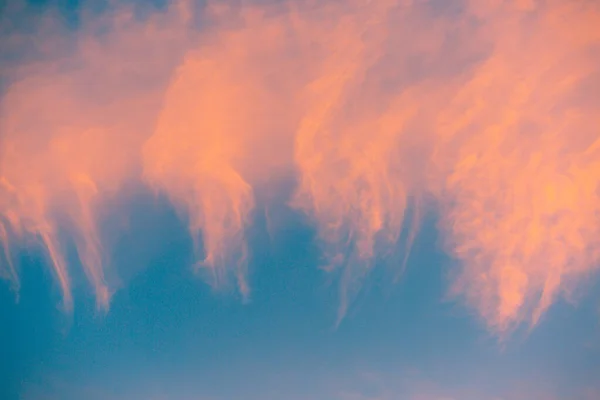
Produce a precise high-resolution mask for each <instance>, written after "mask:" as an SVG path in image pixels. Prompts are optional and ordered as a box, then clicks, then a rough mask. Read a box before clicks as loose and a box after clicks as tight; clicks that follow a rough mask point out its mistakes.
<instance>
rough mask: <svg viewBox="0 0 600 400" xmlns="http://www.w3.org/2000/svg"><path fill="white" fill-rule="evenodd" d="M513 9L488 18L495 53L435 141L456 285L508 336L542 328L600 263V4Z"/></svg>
mask: <svg viewBox="0 0 600 400" xmlns="http://www.w3.org/2000/svg"><path fill="white" fill-rule="evenodd" d="M515 4H517V3H516V2H515V3H514V4H513V3H506V4H501V3H498V4H497V5H496V7H497V8H496V9H495V11H493V13H492V11H490V14H484V17H482V21H485V22H486V27H485V28H483V31H482V32H481V34H482V35H484V36H486V37H489V40H490V41H493V42H492V43H493V45H494V47H493V51H492V52H491V53H490V55H489V56H488V57H487V58H486V59H485V60H484V61H483V62H482V63H480V64H479V65H478V66H477V68H476V69H475V70H474V72H473V74H472V75H470V76H469V77H468V79H465V80H464V81H463V82H462V84H461V87H460V89H459V90H458V91H457V92H456V94H454V95H453V96H452V99H451V101H450V102H449V106H448V107H446V108H445V109H444V110H442V111H441V112H440V113H439V115H438V118H437V132H439V135H437V136H436V143H435V146H436V149H437V154H438V157H440V158H444V157H447V158H446V160H445V162H447V163H446V165H445V166H444V169H445V172H443V171H441V170H438V171H437V172H436V173H437V174H441V175H440V177H442V179H443V184H442V186H443V189H442V190H441V191H440V192H437V193H436V195H437V197H438V201H439V203H440V205H441V209H440V211H441V221H442V222H441V226H442V229H443V231H444V237H445V242H446V243H447V246H448V249H449V250H450V252H451V253H452V254H453V255H454V256H455V257H457V259H458V260H459V261H461V264H462V269H461V272H460V274H459V277H458V280H457V282H456V285H455V287H454V289H455V290H456V291H457V292H460V293H464V294H465V295H466V297H467V299H468V301H469V302H470V303H471V304H472V305H474V306H475V307H476V308H477V309H478V311H479V312H480V313H481V315H482V316H483V317H484V318H485V319H486V320H487V322H488V323H489V324H490V326H491V327H492V328H494V329H496V330H500V331H504V330H506V329H510V328H511V327H514V326H515V324H516V323H518V322H520V321H522V320H523V319H528V320H529V321H530V322H531V323H532V324H535V323H537V321H538V319H539V317H540V316H541V315H542V313H543V312H544V311H545V310H546V309H547V308H548V307H549V306H550V304H551V303H552V302H553V301H554V300H555V298H556V297H557V295H558V294H560V293H561V292H562V293H566V294H568V293H569V292H570V291H571V290H572V289H573V285H574V284H575V283H577V282H578V281H579V280H581V279H583V278H585V276H587V274H588V273H589V272H591V271H592V270H594V269H596V268H597V267H598V262H599V261H600V242H599V241H598V238H599V237H600V236H599V233H600V220H599V215H600V191H599V190H600V187H599V183H600V168H599V166H600V164H599V162H600V153H599V152H598V149H597V147H598V140H599V138H600V124H599V122H600V120H599V119H598V115H600V113H599V111H600V108H599V107H600V98H598V96H596V95H593V94H592V91H591V87H593V86H594V85H595V86H596V87H599V86H598V83H599V82H600V81H599V78H600V75H599V74H600V57H598V53H597V52H594V51H593V49H594V48H597V47H598V46H599V45H600V30H598V29H597V28H596V27H597V26H599V25H598V22H599V21H600V9H599V8H598V7H597V5H594V4H588V3H585V2H582V3H569V4H567V3H561V2H552V1H551V2H545V3H542V2H527V4H528V5H529V7H527V8H525V9H524V8H522V7H517V8H514V7H512V6H513V5H515ZM523 4H524V3H523V2H520V3H519V5H523ZM476 11H478V12H479V11H481V10H476ZM575 26H577V28H574V27H575ZM548 43H552V46H549V45H548Z"/></svg>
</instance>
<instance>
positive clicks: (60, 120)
mask: <svg viewBox="0 0 600 400" xmlns="http://www.w3.org/2000/svg"><path fill="white" fill-rule="evenodd" d="M161 22H162V21H155V20H150V21H148V24H147V25H146V24H139V23H137V22H136V21H135V19H134V16H133V13H132V10H127V9H123V10H120V13H117V14H115V15H112V16H109V17H107V18H106V19H100V20H93V21H91V22H90V24H89V25H88V26H87V27H86V28H88V29H89V31H84V32H82V33H81V36H80V37H77V38H76V40H73V41H64V40H63V38H62V36H61V35H63V34H64V32H61V31H58V32H56V31H52V30H51V31H50V32H51V33H48V32H46V31H44V32H42V33H44V35H45V37H44V39H42V40H41V41H40V44H39V47H40V48H39V49H36V50H38V53H39V54H34V55H33V58H34V61H31V62H30V63H27V64H23V65H20V66H17V67H16V68H14V71H13V72H12V74H13V75H12V78H13V80H14V83H13V84H12V85H10V86H9V87H8V89H7V90H6V91H5V92H4V93H3V97H2V103H1V108H0V116H1V119H0V132H1V136H0V182H1V183H2V185H1V186H0V205H1V208H0V220H1V221H3V229H2V239H3V242H4V243H8V242H7V240H8V237H7V236H9V235H8V234H7V233H8V232H7V229H6V226H5V225H7V226H10V228H11V232H12V233H14V235H15V236H18V237H21V238H22V237H23V235H26V234H27V235H33V236H36V237H38V238H39V239H40V241H41V243H42V245H43V246H44V247H45V248H46V250H47V253H48V256H49V257H50V260H51V264H52V267H53V271H54V273H55V276H56V278H57V281H58V282H59V285H60V289H61V292H62V295H63V299H64V306H65V308H67V309H70V308H71V307H72V298H71V286H72V283H71V278H70V274H69V271H68V265H67V261H66V259H65V255H64V253H65V249H64V242H63V241H62V240H61V238H60V237H61V232H63V231H67V232H69V233H70V234H71V235H72V237H73V239H74V241H75V246H76V248H77V252H78V254H79V257H80V259H81V263H82V266H83V268H84V270H85V273H86V275H87V277H88V279H89V281H90V282H91V284H92V285H93V286H94V289H95V292H96V297H97V303H98V306H99V307H101V308H105V309H106V308H107V307H108V303H109V298H110V293H111V288H110V287H109V284H108V282H107V281H106V278H105V267H106V262H107V259H106V252H105V250H104V249H103V246H102V243H101V239H100V232H99V229H98V217H99V214H98V213H99V212H101V209H102V204H103V200H105V199H106V198H107V197H110V196H114V195H116V193H117V192H118V191H119V190H120V188H121V186H122V185H123V183H124V182H125V181H127V180H128V179H132V178H133V177H135V175H136V174H135V170H136V168H138V167H137V166H136V163H137V161H136V160H137V159H138V152H139V148H140V147H141V143H142V139H143V137H144V132H145V131H146V130H148V129H149V127H150V126H152V109H153V108H156V106H157V104H159V99H160V97H159V96H157V95H158V94H159V93H160V91H159V87H158V86H159V84H157V83H156V81H157V80H158V79H160V73H161V69H162V70H164V69H165V66H164V65H161V62H156V61H153V64H151V63H150V61H151V60H154V59H155V58H156V57H160V56H164V55H168V51H166V49H165V47H164V46H162V48H161V49H159V50H158V51H155V50H154V49H153V47H152V43H148V42H147V40H148V39H150V40H155V41H157V40H159V39H162V40H163V41H164V40H165V39H172V37H170V35H169V34H170V32H161V31H160V29H161V27H160V23H161ZM163 25H164V23H163ZM97 29H106V30H107V31H108V33H104V34H97V33H96V32H94V31H95V30H97ZM163 31H164V28H163ZM161 34H162V35H161ZM53 35H54V36H53ZM67 45H68V46H70V47H71V49H69V48H67ZM46 48H53V49H57V50H59V51H60V52H59V53H58V54H57V55H55V56H53V57H51V58H46V57H50V56H48V55H46V54H45V49H46ZM40 57H42V59H41V61H40V60H35V59H36V58H38V59H39V58H40ZM133 61H134V62H133ZM162 64H165V63H164V62H162ZM149 65H152V68H148V66H149ZM162 73H163V74H164V72H162ZM5 253H6V256H7V257H6V258H7V259H8V260H9V263H10V255H9V254H8V251H5ZM9 265H10V264H9ZM10 271H11V275H12V276H14V275H15V274H14V268H12V267H10Z"/></svg>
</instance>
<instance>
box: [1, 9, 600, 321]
mask: <svg viewBox="0 0 600 400" xmlns="http://www.w3.org/2000/svg"><path fill="white" fill-rule="evenodd" d="M198 21H200V22H199V23H198ZM82 25H83V28H81V30H80V31H79V32H78V33H77V34H66V33H64V32H61V33H58V34H56V35H55V36H56V38H55V37H50V38H48V39H46V40H45V41H43V43H44V46H45V47H46V48H61V49H63V48H68V49H67V50H65V51H62V52H61V54H60V57H58V56H53V57H49V56H47V54H46V53H43V52H41V54H42V55H43V57H39V58H41V61H40V59H36V60H35V61H32V62H30V63H23V65H18V66H17V68H2V71H0V73H2V74H3V76H4V75H6V74H8V75H11V76H13V75H14V74H20V78H21V79H18V80H17V79H13V80H12V82H13V84H11V85H10V86H9V87H8V89H6V90H5V92H4V94H3V97H2V109H1V112H2V114H1V116H2V121H1V124H2V125H1V127H0V130H1V134H0V143H1V147H0V177H1V179H2V180H1V181H0V182H2V184H1V185H0V222H1V224H0V240H2V242H3V243H4V245H5V249H6V250H5V253H6V254H7V257H6V258H7V259H8V260H9V261H10V256H9V255H8V247H6V246H7V245H6V243H8V239H9V236H10V238H11V239H13V236H15V238H17V237H22V236H23V235H24V234H33V235H37V236H38V237H39V238H40V239H41V240H42V242H43V243H44V246H45V247H46V248H47V250H48V253H49V255H50V257H51V258H52V263H53V265H54V271H55V273H56V276H57V279H58V281H59V283H60V286H61V289H62V291H63V295H64V297H65V302H66V303H67V304H68V303H70V301H71V300H70V297H69V296H70V287H71V282H70V274H69V272H68V270H67V269H68V268H67V265H66V261H65V259H64V256H63V249H62V246H63V245H62V243H63V242H62V241H61V240H60V239H59V236H60V235H59V233H60V232H61V230H63V229H66V230H67V231H69V232H70V233H71V234H72V235H73V236H74V237H75V238H77V240H76V242H77V243H76V246H77V250H78V253H79V255H80V258H81V259H82V264H83V266H84V269H85V271H86V273H87V275H88V278H89V280H90V281H91V282H92V283H93V285H94V287H95V289H96V293H97V297H98V302H99V305H102V306H104V307H106V306H107V305H108V298H109V293H110V292H111V288H110V285H109V284H108V283H107V282H106V277H105V266H106V261H107V260H106V258H107V254H106V252H105V251H104V250H103V245H102V240H101V233H100V232H99V229H98V223H99V218H100V215H99V211H100V210H101V209H102V207H103V204H104V200H105V199H106V198H107V196H114V195H116V194H117V193H118V192H119V191H121V190H123V188H124V187H125V186H126V183H127V182H129V181H130V180H142V181H143V182H144V183H146V184H147V185H149V186H150V187H152V188H153V189H155V190H156V191H157V192H161V193H164V194H165V195H166V196H167V197H168V198H169V199H170V200H171V201H172V202H173V204H174V205H175V206H176V207H177V208H178V209H179V210H180V211H181V213H182V215H184V216H185V217H186V218H187V219H188V220H189V223H190V233H191V235H192V236H193V238H194V240H195V243H196V247H197V252H198V254H199V255H200V254H202V253H203V254H204V260H203V262H202V263H201V265H203V266H205V267H206V268H205V269H204V270H205V271H207V272H209V275H210V276H211V281H212V282H213V283H214V285H215V286H217V287H221V286H226V285H227V284H228V283H229V282H231V281H235V282H236V283H237V286H238V289H239V290H240V292H241V293H242V294H243V295H248V293H249V290H250V288H249V285H248V283H247V271H246V260H245V259H246V257H247V252H248V249H247V244H246V238H245V229H246V227H247V226H248V224H250V223H251V220H252V211H253V208H254V203H255V190H256V188H258V187H263V186H264V185H265V184H267V183H268V182H270V181H272V180H273V179H274V178H278V177H280V176H282V175H285V174H286V173H287V171H289V170H290V169H293V170H294V171H295V173H296V177H297V187H296V191H295V193H294V196H293V198H292V199H291V204H292V206H293V207H295V208H297V209H299V210H302V211H303V212H305V213H307V214H308V215H309V216H311V217H312V219H313V221H314V223H315V224H316V227H317V230H318V233H319V237H320V238H321V240H322V241H323V248H324V251H325V253H326V255H327V256H328V263H329V265H330V266H331V267H332V269H335V270H336V271H341V276H342V278H341V300H342V302H341V303H342V304H341V308H340V316H343V314H344V312H345V311H346V308H347V307H348V305H349V303H350V302H351V300H352V297H353V296H354V295H355V294H356V292H357V291H358V290H359V288H360V285H361V282H362V280H363V279H364V278H365V277H366V276H367V275H368V273H369V271H370V270H371V268H373V266H374V265H375V264H376V262H377V261H378V258H383V259H386V258H387V259H388V260H395V258H393V257H389V256H390V254H394V253H397V252H398V247H399V246H398V244H399V242H402V241H405V242H406V244H407V247H410V243H411V242H412V240H414V236H415V234H416V230H417V228H418V222H419V219H420V218H421V216H422V215H423V213H424V212H425V210H435V212H436V213H437V214H438V216H439V221H440V223H439V227H440V231H441V233H442V242H443V243H444V246H445V248H446V250H447V251H448V252H449V253H450V254H451V255H452V256H453V257H454V258H455V259H456V260H457V261H458V266H457V267H455V270H454V272H455V274H454V276H455V277H456V280H455V282H454V284H453V287H452V293H454V294H457V295H463V296H464V297H465V299H466V300H467V302H468V303H469V304H470V305H471V306H472V307H474V308H475V309H476V310H477V311H478V313H479V314H480V315H481V316H482V317H483V318H484V320H485V321H486V323H487V324H488V326H489V327H490V328H491V329H492V330H494V331H497V332H506V331H508V330H510V329H511V328H513V327H515V326H516V325H517V324H519V323H520V322H522V321H529V322H530V323H531V324H535V323H536V322H537V321H538V320H539V318H540V316H541V315H542V314H543V313H544V311H545V310H547V308H548V307H549V306H550V305H551V304H552V302H553V301H555V300H556V298H557V297H558V296H559V295H561V294H563V295H566V296H567V297H572V295H573V293H574V292H573V290H574V287H575V285H576V284H578V283H579V282H581V281H582V280H583V279H584V278H585V276H587V275H588V274H590V273H592V272H593V271H595V270H596V268H597V266H598V263H599V260H600V243H598V239H597V238H598V237H600V235H599V234H600V232H599V230H600V221H599V214H600V198H599V196H600V194H599V187H598V186H599V185H598V183H599V182H600V131H599V129H600V119H599V118H600V117H599V116H600V112H599V111H600V99H599V98H598V96H597V94H596V93H597V92H598V90H599V89H600V58H599V56H598V54H600V52H598V51H597V50H598V47H599V46H600V30H599V29H598V28H597V26H600V10H599V9H598V5H596V4H594V3H593V2H586V1H582V2H570V3H569V2H568V3H565V2H561V1H558V0H550V1H541V0H529V1H523V0H521V1H516V0H512V1H471V0H456V1H455V2H444V3H443V4H442V2H427V1H404V0H402V1H401V0H378V1H370V2H367V1H359V0H356V1H350V2H343V3H336V2H324V3H318V2H313V1H308V0H307V1H301V2H283V3H277V4H262V3H245V4H244V5H237V6H234V5H231V4H223V3H216V2H215V3H210V4H208V5H207V6H206V7H204V8H201V7H200V6H197V7H196V6H195V5H194V3H192V2H184V1H181V2H177V3H173V4H172V5H171V6H170V7H168V8H167V9H166V10H162V11H160V10H154V11H152V12H150V13H148V14H147V15H145V16H144V17H139V16H136V14H135V12H134V10H133V9H129V8H127V7H120V8H118V9H117V11H115V12H114V13H113V14H111V15H109V16H104V17H100V18H96V19H93V18H89V19H85V20H84V23H83V24H82ZM15 37H16V36H15ZM65 38H66V39H65ZM59 39H60V40H59ZM71 39H72V40H71ZM15 40H16V39H15ZM19 40H22V37H20V39H19ZM57 41H58V42H57ZM17 42H18V41H17ZM56 43H59V44H60V45H57V44H56ZM549 44H551V45H549ZM15 71H16V72H15ZM109 160H110V161H109ZM261 185H262V186H261ZM434 207H435V208H434ZM409 210H410V211H411V212H412V215H413V219H412V220H410V221H405V219H406V218H405V215H406V214H407V212H408V211H409ZM63 225H64V226H65V227H64V228H63ZM389 262H394V263H397V264H394V265H393V266H394V267H396V268H398V269H401V268H402V262H401V261H400V262H397V261H389ZM2 271H3V272H2V276H4V277H9V278H11V279H12V280H13V281H15V282H17V281H18V277H17V273H16V269H15V268H14V267H13V266H12V264H10V263H8V264H7V267H6V268H4V269H3V270H2Z"/></svg>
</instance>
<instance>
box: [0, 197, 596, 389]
mask: <svg viewBox="0 0 600 400" xmlns="http://www.w3.org/2000/svg"><path fill="white" fill-rule="evenodd" d="M136 203H137V205H136V207H132V208H131V210H130V211H131V215H130V225H129V230H128V232H127V233H126V234H124V235H123V236H124V237H123V238H122V239H121V240H122V241H123V242H122V243H123V246H122V247H121V248H120V249H119V250H118V251H116V252H115V253H116V254H115V257H114V264H115V266H116V267H118V268H120V269H127V265H125V264H127V263H131V262H132V259H133V260H136V259H139V260H149V261H147V262H146V264H145V265H144V266H143V267H142V269H143V271H142V272H139V273H137V274H136V275H135V276H132V277H131V279H130V281H129V282H128V283H127V286H126V287H125V288H124V289H122V290H120V291H119V292H118V293H117V294H116V295H115V297H114V299H113V302H112V305H111V309H110V311H109V312H108V313H107V314H106V315H104V314H103V313H99V312H97V311H96V309H95V306H94V302H93V298H92V297H90V294H89V292H88V291H86V290H85V289H86V288H85V287H78V288H77V289H76V290H75V293H76V296H75V297H76V304H77V306H76V307H75V310H74V312H73V314H72V315H65V314H64V313H62V312H61V311H60V310H59V309H58V308H57V303H58V302H59V300H60V296H58V295H57V292H56V287H54V286H53V285H52V281H51V280H50V279H48V278H49V277H48V273H47V271H46V270H45V269H43V268H42V265H41V264H43V263H44V262H45V261H44V260H43V257H42V255H41V254H40V253H39V251H29V252H24V253H23V254H22V259H21V268H22V270H23V280H22V289H21V292H20V295H19V301H18V302H17V303H15V301H14V294H13V293H11V292H10V291H9V290H8V288H7V287H6V285H5V286H3V288H2V313H1V316H2V326H5V327H10V329H3V330H2V340H1V341H0V343H2V354H3V357H2V359H3V362H2V380H3V384H2V387H3V388H4V389H3V391H5V393H6V396H5V397H4V398H24V399H37V398H40V399H46V398H48V399H65V400H66V399H79V398H90V399H96V398H97V399H113V398H114V399H125V398H128V399H138V398H139V399H205V398H206V399H238V398H247V399H271V398H272V399H338V398H339V399H346V398H348V399H350V398H352V399H380V398H381V399H387V398H393V399H404V398H407V399H412V398H419V397H416V396H418V395H420V394H421V393H422V395H423V396H430V397H423V398H431V399H446V398H456V399H471V398H485V399H487V398H489V399H496V398H498V399H503V398H506V399H513V398H514V399H526V398H527V399H538V398H539V399H546V398H551V397H549V396H556V397H552V398H559V399H562V398H565V399H566V398H581V399H584V398H585V397H583V396H584V394H583V393H582V389H585V388H587V387H590V388H594V387H595V386H594V385H595V384H597V382H596V377H597V376H598V374H600V342H599V335H598V330H599V329H600V326H599V325H598V320H597V316H596V315H594V307H595V305H597V300H598V296H597V295H596V296H590V297H589V298H588V300H587V301H585V302H583V303H582V304H579V305H578V307H577V308H574V307H573V306H571V305H567V304H562V303H559V304H557V305H556V306H555V307H554V309H553V310H552V311H551V312H550V313H549V314H548V315H547V316H546V317H545V319H544V321H543V322H542V323H541V324H540V325H539V326H538V327H536V328H535V330H534V331H533V332H531V333H530V334H528V335H525V334H520V333H519V334H515V335H514V336H513V337H512V338H510V339H509V340H507V341H506V342H505V343H499V342H498V340H497V339H496V338H494V337H493V336H492V335H490V334H489V333H488V332H486V331H485V329H484V327H483V326H482V324H481V323H480V322H479V321H478V319H477V317H476V316H475V315H472V314H470V313H468V312H467V311H466V310H465V308H464V307H462V305H461V304H460V303H458V302H456V301H449V300H445V286H446V285H445V284H446V282H445V278H444V276H445V275H446V273H447V268H449V267H450V265H451V264H450V262H449V260H448V259H447V257H446V256H445V255H443V254H442V253H440V252H439V251H438V250H436V247H435V242H436V234H435V230H434V229H433V228H434V227H433V226H432V225H433V223H434V222H435V221H432V220H430V221H427V222H426V223H425V227H424V228H423V230H422V232H421V234H420V235H419V236H418V239H417V241H416V243H415V245H414V248H413V251H412V254H411V257H410V261H409V264H408V267H407V270H406V273H405V274H404V276H402V277H401V279H400V280H399V282H398V283H397V284H393V283H391V282H390V279H389V277H388V276H385V275H386V274H384V273H382V274H381V275H382V276H381V277H378V278H374V279H372V282H371V284H369V290H368V291H366V292H365V293H364V294H363V295H361V296H360V298H359V299H358V300H357V302H356V303H355V304H354V306H353V307H352V309H351V311H350V312H349V314H348V315H347V316H346V318H344V319H343V320H342V322H341V323H340V325H339V326H338V327H336V324H335V322H336V311H337V306H338V301H337V287H336V285H335V284H332V285H327V283H326V282H327V276H326V275H325V273H323V272H321V271H319V270H318V269H317V268H315V267H316V266H317V265H318V264H319V250H318V242H317V241H316V240H315V237H314V230H313V229H311V228H310V226H308V225H307V223H306V219H305V218H303V217H302V216H301V215H299V214H297V213H293V212H291V211H286V210H284V209H283V208H282V209H280V210H279V212H280V213H282V214H284V215H283V216H282V217H285V218H286V219H288V223H287V227H286V229H285V230H283V231H281V232H278V233H277V235H276V236H275V237H273V238H269V236H268V233H267V232H266V230H265V226H264V219H263V220H262V221H261V219H262V218H261V217H260V213H257V214H258V215H257V216H256V219H257V222H256V223H255V225H254V226H253V228H252V236H251V237H252V244H253V246H252V248H253V251H252V255H251V257H250V269H251V270H253V271H256V272H254V275H253V278H252V287H253V292H252V298H251V300H250V301H249V302H248V303H246V304H244V303H243V302H242V301H241V300H240V299H239V298H236V296H234V295H215V294H214V293H212V292H211V290H210V288H209V287H208V286H207V285H206V284H204V283H203V282H202V281H201V280H200V279H198V277H197V276H195V275H194V274H193V272H192V270H191V269H190V260H192V259H193V255H192V253H191V243H190V240H189V237H188V235H187V229H186V226H185V225H184V224H183V223H182V222H181V220H180V219H179V218H178V217H177V215H176V213H175V212H174V210H173V209H172V208H171V207H170V206H169V205H168V204H167V203H165V202H156V201H152V200H151V198H150V197H146V198H139V199H138V200H137V202H136ZM261 222H262V223H261ZM150 224H151V225H152V226H155V227H160V229H159V230H157V229H147V227H148V226H149V225H150ZM164 238H169V239H168V240H165V239H164ZM145 253H146V254H145ZM74 262H76V260H74ZM121 264H123V265H121ZM82 286H85V285H82ZM19 396H22V397H19ZM344 396H346V397H344ZM352 396H354V397H352ZM385 396H392V397H385ZM444 396H445V397H444ZM481 396H484V397H481ZM504 396H506V397H504ZM577 396H580V397H577Z"/></svg>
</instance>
